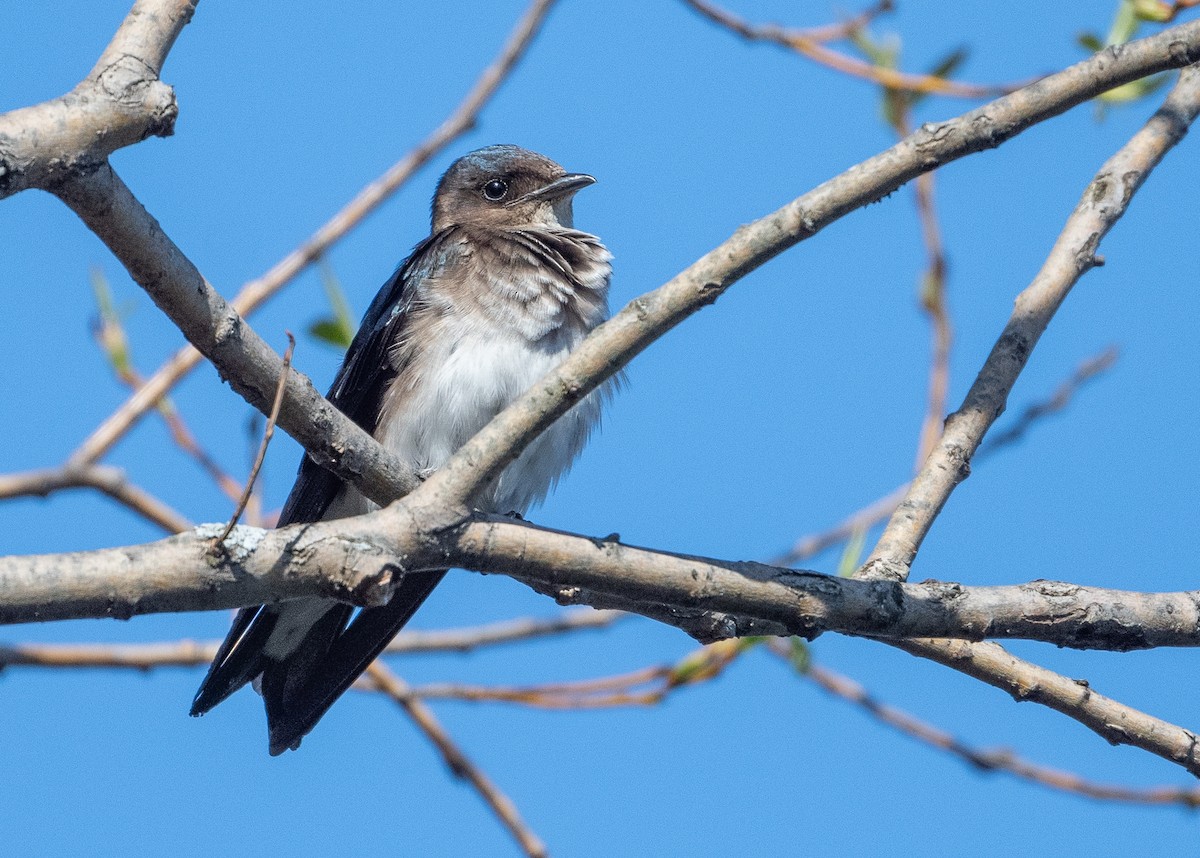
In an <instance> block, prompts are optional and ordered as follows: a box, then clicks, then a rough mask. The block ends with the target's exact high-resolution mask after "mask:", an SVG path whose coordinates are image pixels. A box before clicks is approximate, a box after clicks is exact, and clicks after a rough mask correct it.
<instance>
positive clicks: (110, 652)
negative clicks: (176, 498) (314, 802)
mask: <svg viewBox="0 0 1200 858" xmlns="http://www.w3.org/2000/svg"><path fill="white" fill-rule="evenodd" d="M627 616H628V614H623V613H621V612H620V611H594V610H592V609H591V608H588V609H585V610H573V611H567V612H566V613H564V614H562V615H561V616H558V617H551V618H549V619H533V618H522V619H516V620H506V621H504V622H499V623H491V624H489V625H485V626H472V627H469V628H462V629H441V630H438V631H430V632H422V631H415V630H409V629H405V630H404V631H402V632H400V634H398V635H397V636H396V637H395V638H394V639H393V640H392V642H391V643H390V644H389V645H388V647H387V649H386V650H384V653H385V654H386V655H397V654H413V653H428V652H460V653H465V652H472V651H474V650H477V649H482V648H485V647H491V646H499V645H503V644H510V643H519V642H521V641H527V640H532V639H535V638H542V637H551V636H557V635H564V634H570V633H572V632H576V631H586V630H589V629H602V628H607V627H609V626H611V625H612V624H613V623H615V622H617V621H618V620H620V619H622V618H624V617H627ZM216 652H217V641H192V640H179V641H163V642H160V643H140V644H118V645H113V644H100V643H76V644H52V643H51V644H43V643H29V644H15V645H12V646H0V668H8V667H44V668H82V669H96V668H103V669H112V668H117V669H131V670H140V671H149V670H154V669H157V668H163V667H198V666H203V665H206V664H208V663H209V662H211V661H212V660H213V657H214V656H215V655H216Z"/></svg>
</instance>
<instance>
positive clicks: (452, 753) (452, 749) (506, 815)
mask: <svg viewBox="0 0 1200 858" xmlns="http://www.w3.org/2000/svg"><path fill="white" fill-rule="evenodd" d="M367 676H369V677H370V679H371V681H372V682H374V683H375V686H376V687H377V688H378V689H379V691H381V692H382V693H384V694H386V695H387V696H388V697H390V698H392V700H394V701H395V702H396V705H397V706H399V707H400V708H401V709H403V710H404V711H405V712H406V713H407V714H408V716H409V717H410V718H412V720H413V721H414V722H415V723H416V725H417V726H418V727H419V728H420V729H421V731H422V732H423V733H424V734H425V735H426V737H427V738H428V739H429V740H430V741H431V742H433V744H434V745H435V746H436V747H437V749H438V751H440V752H441V754H442V759H443V760H445V762H446V765H447V766H449V768H450V771H451V772H452V773H453V774H454V776H455V777H458V778H462V779H463V780H465V781H467V782H468V783H470V784H471V786H473V787H475V790H476V791H477V792H478V793H479V795H480V796H481V797H482V798H483V800H484V801H485V802H486V803H487V805H488V807H490V808H491V809H492V812H493V813H495V814H496V816H497V818H499V820H500V821H501V822H502V823H503V824H504V826H505V828H507V829H508V830H509V832H510V833H511V834H512V836H513V837H514V838H515V839H516V841H517V843H519V844H520V846H521V849H523V850H524V852H525V854H526V855H529V856H531V858H544V856H545V855H546V854H547V853H546V845H545V844H544V843H542V841H541V839H540V838H539V837H538V836H537V835H536V834H534V833H533V831H532V829H530V828H529V826H528V825H527V824H526V823H525V822H524V821H523V820H522V819H521V816H520V814H519V813H518V812H517V807H516V805H515V804H513V803H512V800H511V799H509V797H508V796H506V795H505V794H504V793H502V792H501V791H500V789H499V788H498V787H497V786H496V785H495V784H494V783H492V781H491V780H490V779H489V778H488V776H487V775H485V774H484V773H483V772H482V771H481V770H480V769H479V767H478V766H476V765H475V764H474V763H472V762H471V761H470V759H468V758H467V755H466V754H464V753H463V751H462V749H461V748H459V747H458V746H457V745H456V744H455V743H454V740H453V739H451V738H450V734H449V733H447V732H446V730H445V728H444V727H442V725H441V724H440V723H439V722H438V720H437V718H436V717H435V716H434V714H433V710H432V709H430V708H429V707H428V706H426V705H425V704H424V703H422V702H421V701H420V700H417V699H415V698H414V697H413V696H412V695H411V694H410V693H409V687H408V683H406V682H405V681H404V680H403V679H401V678H400V677H399V676H397V675H396V674H395V673H393V672H392V671H391V670H389V669H388V668H387V666H386V665H384V664H383V662H380V661H376V662H375V663H373V664H372V665H371V666H370V667H368V668H367Z"/></svg>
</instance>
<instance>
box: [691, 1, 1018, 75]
mask: <svg viewBox="0 0 1200 858" xmlns="http://www.w3.org/2000/svg"><path fill="white" fill-rule="evenodd" d="M683 2H684V3H685V4H686V5H688V6H690V7H691V8H692V9H694V10H696V11H697V12H699V13H700V14H701V15H703V16H704V17H705V18H708V19H709V20H710V21H712V22H714V23H716V24H718V25H720V26H722V27H725V28H726V29H728V30H731V31H733V32H734V33H737V34H738V35H739V36H741V37H742V38H744V39H747V40H749V41H753V42H759V41H765V42H772V43H774V44H777V45H782V46H783V47H785V48H789V49H791V50H793V51H796V52H797V53H799V54H802V55H803V56H805V57H808V58H809V59H810V60H813V61H814V62H817V63H820V64H821V65H823V66H826V67H828V68H831V69H833V70H834V71H838V72H842V73H843V74H848V75H852V76H853V77H859V78H863V79H864V80H869V81H872V82H873V83H877V84H880V85H882V86H886V87H888V88H889V89H897V90H903V91H905V92H923V93H934V94H937V95H948V96H954V97H956V98H992V97H994V96H997V95H1004V94H1005V93H1008V92H1012V91H1014V90H1016V89H1019V88H1020V87H1021V86H1023V85H1024V84H1023V83H1013V84H986V85H979V84H969V83H958V82H956V81H952V80H946V79H945V78H942V77H937V76H936V75H927V74H907V73H905V72H900V71H896V70H895V69H890V68H886V67H884V66H878V65H874V64H872V63H868V62H864V61H863V60H860V59H857V58H855V57H850V56H847V55H846V54H842V53H839V52H838V51H835V50H833V49H831V48H829V47H826V46H825V45H824V44H822V42H824V41H826V39H824V38H814V35H813V34H814V32H816V33H817V34H818V36H820V35H824V33H823V30H816V31H810V30H796V29H786V28H784V27H778V26H775V25H773V24H764V25H757V26H756V25H754V24H751V23H749V22H748V21H745V20H743V19H742V18H739V17H737V16H736V15H734V14H733V13H731V12H728V11H726V10H725V9H722V8H720V7H718V6H715V5H714V4H712V3H709V2H706V0H683ZM860 26H861V25H860ZM849 32H852V31H849Z"/></svg>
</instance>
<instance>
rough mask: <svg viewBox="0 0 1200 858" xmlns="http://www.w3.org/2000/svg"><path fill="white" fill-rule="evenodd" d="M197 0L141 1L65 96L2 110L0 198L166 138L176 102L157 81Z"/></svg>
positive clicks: (53, 181)
mask: <svg viewBox="0 0 1200 858" xmlns="http://www.w3.org/2000/svg"><path fill="white" fill-rule="evenodd" d="M196 2H197V0H137V2H136V3H134V4H133V9H131V10H130V12H129V14H128V15H127V16H126V18H125V21H124V22H123V23H122V24H121V26H120V28H119V29H118V30H117V32H116V35H114V36H113V39H112V41H111V42H110V43H109V45H108V47H107V48H106V49H105V51H104V53H103V54H102V55H101V56H100V60H99V62H97V63H96V66H95V68H93V69H92V70H91V72H89V73H88V76H87V77H86V78H84V79H83V80H82V81H80V83H79V84H78V85H77V86H76V87H75V88H74V89H73V90H71V91H70V92H69V93H67V94H66V95H63V96H60V97H58V98H54V99H51V100H50V101H44V102H42V103H41V104H37V105H34V106H32V107H24V108H20V109H18V110H13V111H10V112H8V113H5V114H0V200H2V199H4V198H5V197H8V196H11V195H12V194H15V193H17V192H18V191H23V190H26V189H27V188H43V189H46V190H49V189H51V188H53V187H55V186H56V185H57V184H58V183H59V182H60V181H62V180H63V179H66V178H69V177H70V176H73V175H75V174H76V173H78V172H79V171H80V170H90V169H94V168H95V166H96V165H97V164H100V163H101V162H103V161H104V160H105V159H106V158H107V157H108V156H109V155H110V154H112V153H113V152H115V151H116V150H117V149H120V148H121V147H123V146H130V145H132V144H134V143H138V142H140V141H142V140H145V139H146V138H147V137H151V136H158V137H169V136H170V135H171V134H172V133H173V132H174V128H175V117H176V116H177V115H178V114H179V108H178V107H177V106H176V104H175V93H174V91H173V90H172V89H171V87H169V86H167V85H166V84H165V83H163V82H162V81H160V80H159V79H158V75H159V73H160V72H161V71H162V65H163V62H164V61H165V60H166V58H167V52H168V51H170V50H171V46H172V45H173V44H174V43H175V38H176V37H177V36H178V35H179V32H180V31H181V30H182V29H183V28H184V26H185V25H186V24H187V23H188V21H190V20H191V18H192V13H193V12H194V11H195V7H196Z"/></svg>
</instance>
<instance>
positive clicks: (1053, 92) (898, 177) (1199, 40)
mask: <svg viewBox="0 0 1200 858" xmlns="http://www.w3.org/2000/svg"><path fill="white" fill-rule="evenodd" d="M1197 59H1200V22H1192V23H1188V24H1183V25H1180V26H1177V27H1174V28H1172V29H1169V30H1165V31H1163V32H1162V33H1159V34H1158V35H1155V36H1151V37H1149V38H1146V39H1141V40H1139V41H1135V42H1129V43H1127V44H1124V45H1120V46H1114V47H1112V48H1108V49H1106V50H1105V51H1103V52H1101V53H1099V54H1097V55H1095V56H1093V57H1091V58H1090V59H1088V60H1085V61H1084V62H1082V63H1079V64H1077V65H1074V66H1072V67H1070V68H1069V69H1066V70H1064V71H1061V72H1058V73H1057V74H1053V75H1050V76H1048V77H1046V78H1043V79H1042V80H1040V81H1038V82H1037V83H1034V84H1032V85H1030V86H1028V87H1025V88H1024V89H1021V90H1018V91H1017V92H1014V93H1012V94H1011V95H1007V96H1005V97H1003V98H1000V99H998V100H996V101H993V102H991V103H989V104H986V105H984V106H982V107H980V108H978V109H976V110H973V111H970V112H969V113H966V114H963V115H962V116H960V117H958V118H956V119H952V120H949V121H946V122H940V123H930V124H926V125H924V126H922V128H920V129H919V130H918V131H917V132H916V133H914V134H912V135H910V136H909V137H907V138H905V139H904V140H902V141H901V142H900V143H898V144H896V145H895V146H893V147H892V148H891V149H888V150H887V151H885V152H882V153H880V154H878V155H876V156H874V157H872V158H869V159H867V160H866V161H863V162H862V163H860V164H858V165H857V166H855V167H852V168H850V169H849V170H847V171H846V172H844V173H842V174H841V175H840V176H837V177H835V178H833V179H830V180H829V181H827V182H825V183H824V184H823V185H820V186H819V187H817V188H815V189H814V190H812V191H810V192H809V193H807V194H805V195H803V196H801V197H799V198H797V199H796V200H793V201H792V202H791V203H788V204H787V205H786V206H784V207H783V208H781V209H779V210H778V211H776V212H774V213H772V214H769V215H767V216H766V217H763V218H761V219H759V220H757V221H754V222H753V223H750V224H748V225H746V226H743V227H741V228H740V229H738V230H737V231H736V232H735V233H734V234H733V235H732V236H731V237H730V238H729V239H727V240H726V241H725V242H723V243H722V244H720V245H718V246H717V247H716V248H714V249H713V250H711V251H710V252H708V253H707V254H705V255H704V256H703V257H701V258H700V259H699V260H697V261H696V262H695V263H693V264H692V265H691V266H689V267H688V268H687V269H685V270H684V271H683V272H681V273H680V274H678V275H676V276H675V277H674V278H673V279H672V280H670V281H669V282H667V283H666V284H665V285H663V286H661V287H659V288H658V289H656V290H655V291H653V292H649V293H647V294H645V295H642V296H641V297H640V298H636V299H635V300H634V301H632V302H631V303H630V304H629V305H628V306H626V307H625V308H624V309H623V310H621V312H619V313H617V314H616V315H615V316H614V317H613V318H612V319H611V320H610V321H608V322H607V323H605V324H604V325H601V326H600V327H599V328H597V329H596V330H595V331H593V332H592V334H591V335H590V336H589V337H588V338H587V339H586V340H584V342H583V343H582V344H581V345H580V346H579V347H578V348H577V349H576V350H575V351H574V352H572V353H571V355H570V356H569V357H568V358H567V359H566V360H564V361H563V363H562V364H560V365H559V366H558V367H557V368H556V369H555V370H554V371H552V372H551V373H549V374H548V375H546V376H545V377H544V378H543V379H542V380H541V381H539V382H538V383H536V384H535V385H534V386H533V388H531V389H530V390H529V391H528V392H527V393H526V394H525V395H524V396H523V397H522V398H521V399H519V400H518V401H517V402H515V403H514V404H513V405H511V406H510V407H509V408H508V409H506V410H505V411H504V412H502V413H501V414H500V415H499V416H498V417H496V419H495V420H493V421H492V422H491V423H490V424H488V426H486V427H485V428H484V429H483V430H482V431H480V432H479V433H478V434H477V435H476V436H475V437H474V438H472V439H471V440H470V441H468V442H467V443H466V444H465V445H464V446H463V447H462V448H461V449H460V450H459V451H458V453H457V454H455V456H453V457H452V458H451V459H450V461H449V462H447V464H446V465H445V466H444V467H442V468H441V469H439V470H438V471H437V472H436V473H435V474H433V475H432V476H431V477H430V478H429V479H428V480H427V481H426V482H425V483H424V485H423V486H422V487H421V489H420V491H422V492H424V493H425V496H426V497H430V498H433V499H434V500H435V501H440V503H441V504H443V505H452V504H453V503H456V502H466V501H467V500H468V499H469V498H471V497H473V496H474V495H476V494H477V493H478V492H479V491H481V490H483V488H484V487H485V486H487V485H488V484H490V483H491V481H492V480H494V479H495V478H496V476H497V475H498V474H499V473H500V472H501V471H502V470H503V469H504V467H505V466H507V465H508V463H509V462H511V461H513V460H514V459H515V458H516V457H517V456H518V455H519V454H520V452H521V451H522V450H523V449H524V448H525V447H526V446H527V445H528V444H529V443H530V442H531V441H532V439H533V438H535V437H537V435H538V434H539V433H540V432H541V431H542V430H544V429H545V428H546V427H547V426H549V425H550V424H551V423H552V422H554V420H556V419H557V418H558V417H560V416H562V414H564V413H565V412H566V411H567V410H568V409H570V407H571V406H572V405H574V404H575V403H576V402H578V401H579V400H580V399H582V398H583V397H584V396H586V395H587V394H588V393H590V392H591V391H592V390H594V389H595V388H596V387H597V386H598V385H599V384H601V383H602V382H603V381H604V380H605V379H607V378H609V377H610V376H612V375H613V374H614V373H616V372H618V371H619V370H620V369H621V368H622V367H624V366H625V365H626V364H628V363H629V361H631V360H632V359H633V358H634V357H635V356H636V355H637V354H638V353H640V352H641V351H642V350H643V349H644V348H646V347H647V346H648V345H649V344H650V343H651V342H653V341H654V340H656V339H657V338H659V337H661V336H662V335H663V334H664V333H666V332H667V331H668V330H670V329H671V328H672V327H674V326H675V325H677V324H679V323H680V322H682V321H683V320H684V319H686V318H687V317H688V316H690V315H691V314H692V313H694V312H696V311H697V310H699V309H700V308H702V307H704V306H706V305H708V304H711V303H712V302H713V301H715V300H716V299H717V298H718V297H720V295H721V294H722V293H723V292H724V291H725V290H726V289H728V288H729V287H730V286H732V285H733V284H734V283H735V282H737V281H738V280H739V279H740V278H741V277H743V276H745V275H746V274H747V273H749V272H750V271H752V270H754V269H755V268H757V267H758V266H760V265H762V264H764V263H765V262H767V261H769V260H770V259H772V258H774V257H775V256H777V255H778V254H780V253H782V252H783V251H784V250H786V249H788V248H789V247H792V246H793V245H795V244H796V243H797V242H799V241H802V240H804V239H806V238H809V237H810V236H812V235H815V234H816V233H817V232H818V231H820V230H821V229H823V228H824V227H826V226H828V225H829V224H830V223H833V222H834V221H836V220H838V219H839V218H841V217H842V216H843V215H845V214H847V213H849V212H851V211H854V210H855V209H857V208H859V207H861V206H864V205H866V204H868V203H870V202H873V201H875V200H878V199H879V198H880V197H882V196H884V195H886V194H888V193H890V192H891V191H893V190H895V189H896V188H898V187H900V186H901V185H903V184H904V183H905V182H908V181H910V180H912V179H913V178H915V177H916V176H918V175H920V174H921V173H925V172H928V171H930V170H933V169H935V168H937V167H939V166H942V165H944V164H946V163H949V162H950V161H954V160H956V159H958V158H961V157H964V156H966V155H969V154H971V153H973V152H978V151H980V150H982V149H985V148H989V147H995V146H998V145H1000V144H1001V143H1003V142H1004V141H1006V140H1008V139H1010V138H1011V137H1013V136H1015V135H1017V134H1019V133H1021V132H1022V131H1024V130H1025V129H1027V128H1029V127H1030V126H1032V125H1034V124H1036V123H1038V122H1041V121H1043V120H1045V119H1049V118H1050V117H1052V116H1056V115H1058V114H1059V113H1062V112H1063V111H1065V110H1067V109H1068V108H1070V107H1073V106H1074V105H1076V104H1079V103H1081V102H1083V101H1086V100H1087V99H1090V98H1092V97H1094V96H1096V95H1098V94H1100V93H1102V92H1104V91H1106V90H1108V89H1110V88H1112V87H1114V86H1118V85H1120V84H1122V83H1125V82H1127V81H1129V80H1135V79H1137V78H1139V77H1143V76H1145V75H1147V74H1151V73H1153V72H1155V71H1160V70H1163V69H1166V68H1177V67H1179V66H1181V65H1187V64H1188V63H1191V62H1195V61H1196V60H1197Z"/></svg>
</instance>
